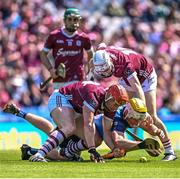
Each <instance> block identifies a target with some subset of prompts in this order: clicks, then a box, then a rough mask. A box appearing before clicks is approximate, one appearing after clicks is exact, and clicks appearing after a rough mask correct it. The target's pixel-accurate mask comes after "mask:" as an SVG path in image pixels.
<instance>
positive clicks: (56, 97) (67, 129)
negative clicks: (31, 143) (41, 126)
mask: <svg viewBox="0 0 180 179" xmlns="http://www.w3.org/2000/svg"><path fill="white" fill-rule="evenodd" d="M48 107H49V110H50V114H51V116H52V118H53V120H54V122H55V124H56V125H57V129H55V130H54V131H53V132H51V134H50V135H49V138H48V139H47V140H46V141H45V143H44V144H43V145H42V147H41V148H40V149H39V150H38V153H36V154H35V155H34V156H32V157H31V158H30V161H32V162H45V159H44V157H45V156H46V155H47V153H49V152H50V151H51V150H53V149H54V148H56V147H57V146H58V145H59V144H61V143H62V142H63V141H64V140H65V139H66V138H67V137H69V136H70V135H72V134H73V133H74V130H75V128H76V125H75V121H74V109H73V107H72V105H71V104H70V103H69V102H68V101H67V99H66V98H65V96H64V95H62V94H60V93H59V91H58V90H55V91H54V92H53V94H52V95H51V96H50V98H49V101H48Z"/></svg>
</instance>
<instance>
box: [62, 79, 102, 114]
mask: <svg viewBox="0 0 180 179" xmlns="http://www.w3.org/2000/svg"><path fill="white" fill-rule="evenodd" d="M59 92H60V93H62V94H64V95H65V96H66V98H67V99H68V100H69V102H70V103H71V105H72V106H73V108H74V109H75V111H76V112H78V113H82V107H83V105H86V106H87V107H88V108H89V109H90V110H91V111H93V112H94V113H95V112H97V110H102V108H101V106H102V103H103V101H104V98H105V89H104V87H103V86H101V85H100V84H99V83H96V82H92V81H81V82H76V83H73V84H70V85H67V86H65V87H62V88H60V89H59Z"/></svg>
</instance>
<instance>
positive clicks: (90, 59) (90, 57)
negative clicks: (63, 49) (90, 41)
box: [86, 48, 94, 74]
mask: <svg viewBox="0 0 180 179" xmlns="http://www.w3.org/2000/svg"><path fill="white" fill-rule="evenodd" d="M86 52H87V59H88V61H87V68H88V69H87V74H88V73H89V72H90V69H91V68H92V58H93V54H94V50H93V48H91V49H90V50H87V51H86Z"/></svg>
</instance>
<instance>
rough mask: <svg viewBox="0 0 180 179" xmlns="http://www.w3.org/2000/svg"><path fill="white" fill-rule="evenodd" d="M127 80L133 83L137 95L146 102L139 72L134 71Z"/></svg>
mask: <svg viewBox="0 0 180 179" xmlns="http://www.w3.org/2000/svg"><path fill="white" fill-rule="evenodd" d="M127 80H128V82H129V84H130V85H131V87H132V89H133V90H134V91H136V95H137V96H136V97H138V98H140V99H142V100H143V101H144V102H145V103H146V100H145V96H144V92H143V89H142V87H141V83H140V81H139V79H138V77H137V73H136V72H133V73H132V74H131V75H130V76H128V78H127Z"/></svg>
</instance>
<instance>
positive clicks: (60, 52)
mask: <svg viewBox="0 0 180 179" xmlns="http://www.w3.org/2000/svg"><path fill="white" fill-rule="evenodd" d="M80 53H81V50H63V48H60V49H59V50H58V52H57V56H63V57H66V56H71V57H72V56H75V55H78V54H80Z"/></svg>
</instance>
